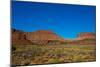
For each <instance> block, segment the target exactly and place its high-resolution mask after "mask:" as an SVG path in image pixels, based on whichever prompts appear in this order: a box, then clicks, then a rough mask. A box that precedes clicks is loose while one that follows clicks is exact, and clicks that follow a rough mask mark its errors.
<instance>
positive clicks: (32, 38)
mask: <svg viewBox="0 0 100 67" xmlns="http://www.w3.org/2000/svg"><path fill="white" fill-rule="evenodd" d="M95 43H96V37H95V34H94V33H90V32H86V33H81V34H78V37H77V38H76V39H74V40H65V39H63V38H61V37H59V36H58V35H57V34H55V33H53V32H52V31H48V30H38V31H35V32H23V31H19V30H15V29H12V44H19V45H20V44H36V45H37V44H41V45H47V44H50V45H52V44H95Z"/></svg>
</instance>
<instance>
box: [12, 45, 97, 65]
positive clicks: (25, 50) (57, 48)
mask: <svg viewBox="0 0 100 67" xmlns="http://www.w3.org/2000/svg"><path fill="white" fill-rule="evenodd" d="M13 48H14V50H13V51H12V65H31V64H48V63H63V62H66V63H70V62H87V61H95V60H96V54H95V51H96V48H95V45H67V44H61V45H13Z"/></svg>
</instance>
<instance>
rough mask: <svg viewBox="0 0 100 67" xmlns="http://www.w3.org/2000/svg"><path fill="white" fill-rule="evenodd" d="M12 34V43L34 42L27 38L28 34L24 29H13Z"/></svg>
mask: <svg viewBox="0 0 100 67" xmlns="http://www.w3.org/2000/svg"><path fill="white" fill-rule="evenodd" d="M11 34H12V36H11V39H12V44H19V45H21V44H32V42H31V41H29V40H28V39H27V38H26V34H25V32H23V31H20V30H15V29H12V33H11Z"/></svg>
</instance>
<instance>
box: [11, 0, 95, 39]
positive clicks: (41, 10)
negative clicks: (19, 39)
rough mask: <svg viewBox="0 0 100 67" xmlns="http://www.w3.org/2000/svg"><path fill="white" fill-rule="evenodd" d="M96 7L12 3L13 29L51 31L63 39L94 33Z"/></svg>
mask: <svg viewBox="0 0 100 67" xmlns="http://www.w3.org/2000/svg"><path fill="white" fill-rule="evenodd" d="M95 15H96V7H95V6H86V5H84V6H83V5H71V4H50V3H39V2H23V1H13V2H12V17H11V18H12V24H11V25H12V28H15V29H18V30H23V31H26V32H33V31H36V30H51V31H53V32H54V33H56V34H58V35H59V36H61V37H63V38H75V37H76V36H77V34H78V33H81V32H94V33H95V23H96V18H95V17H96V16H95Z"/></svg>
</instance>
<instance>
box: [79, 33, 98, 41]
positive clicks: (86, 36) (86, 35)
mask: <svg viewBox="0 0 100 67" xmlns="http://www.w3.org/2000/svg"><path fill="white" fill-rule="evenodd" d="M95 38H96V36H95V34H94V33H91V32H84V33H80V34H78V36H77V39H78V40H83V39H95Z"/></svg>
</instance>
